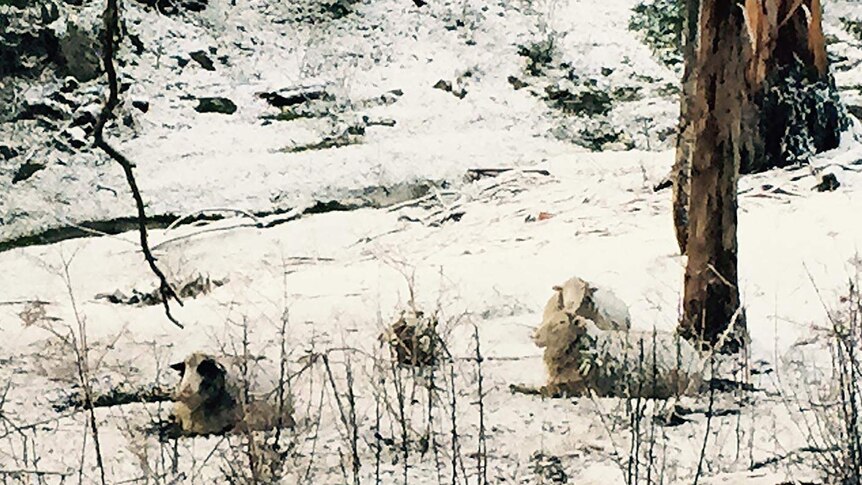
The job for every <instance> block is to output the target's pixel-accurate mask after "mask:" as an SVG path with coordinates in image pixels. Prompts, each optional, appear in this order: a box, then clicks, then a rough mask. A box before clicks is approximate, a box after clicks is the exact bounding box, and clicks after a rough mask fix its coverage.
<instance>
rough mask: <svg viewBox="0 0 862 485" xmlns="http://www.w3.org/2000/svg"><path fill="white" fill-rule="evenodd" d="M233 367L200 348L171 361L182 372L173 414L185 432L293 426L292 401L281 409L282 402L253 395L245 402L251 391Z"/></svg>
mask: <svg viewBox="0 0 862 485" xmlns="http://www.w3.org/2000/svg"><path fill="white" fill-rule="evenodd" d="M231 367H232V366H230V365H225V362H224V361H220V360H219V359H216V358H215V357H213V356H211V355H208V354H204V353H200V352H195V353H193V354H191V355H189V356H188V357H187V358H186V359H185V360H184V361H183V362H178V363H176V364H173V365H171V368H172V369H174V370H176V371H178V372H179V373H180V382H179V384H178V385H177V388H176V391H175V393H174V409H173V418H174V421H175V422H176V424H177V425H178V426H179V427H180V428H181V430H182V433H183V434H190V435H196V434H214V433H224V432H226V431H230V430H232V429H239V430H246V429H251V430H267V429H272V428H274V427H275V426H278V425H281V426H284V427H292V426H293V424H294V421H293V417H292V408H291V406H290V405H289V403H285V404H284V405H282V406H281V411H279V406H277V405H276V404H275V403H271V402H269V401H267V400H266V399H260V398H250V399H249V400H248V402H244V400H243V398H242V396H243V394H248V393H243V392H242V390H243V389H244V387H243V383H241V382H239V381H238V380H237V379H236V377H235V374H234V373H231V372H229V370H228V369H229V368H231ZM245 385H248V384H245Z"/></svg>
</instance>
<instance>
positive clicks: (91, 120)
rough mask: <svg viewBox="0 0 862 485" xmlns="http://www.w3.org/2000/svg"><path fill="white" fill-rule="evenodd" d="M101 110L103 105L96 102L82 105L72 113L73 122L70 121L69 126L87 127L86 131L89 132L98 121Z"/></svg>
mask: <svg viewBox="0 0 862 485" xmlns="http://www.w3.org/2000/svg"><path fill="white" fill-rule="evenodd" d="M101 110H102V108H101V106H98V105H95V104H91V105H88V106H83V107H80V108H78V109H77V110H75V112H74V113H72V122H71V123H69V126H70V127H74V126H80V127H83V128H84V129H85V130H84V131H86V132H87V133H89V132H90V131H91V130H92V128H93V127H94V126H95V125H96V121H97V120H98V118H99V113H100V112H101Z"/></svg>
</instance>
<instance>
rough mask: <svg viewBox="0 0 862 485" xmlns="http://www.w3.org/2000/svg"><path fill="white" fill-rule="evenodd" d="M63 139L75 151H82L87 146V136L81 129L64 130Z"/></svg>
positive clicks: (76, 127) (77, 127)
mask: <svg viewBox="0 0 862 485" xmlns="http://www.w3.org/2000/svg"><path fill="white" fill-rule="evenodd" d="M62 135H63V138H64V139H65V140H66V142H67V143H68V144H69V146H71V147H72V148H74V149H75V150H80V149H81V148H84V147H85V146H87V134H86V133H85V132H84V130H83V129H82V128H81V127H79V126H75V127H70V128H66V129H65V130H63V133H62Z"/></svg>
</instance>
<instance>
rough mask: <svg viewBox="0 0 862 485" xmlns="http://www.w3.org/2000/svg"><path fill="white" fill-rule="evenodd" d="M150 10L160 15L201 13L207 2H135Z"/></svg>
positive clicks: (168, 0)
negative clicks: (152, 9)
mask: <svg viewBox="0 0 862 485" xmlns="http://www.w3.org/2000/svg"><path fill="white" fill-rule="evenodd" d="M137 2H138V3H142V4H144V5H146V6H148V7H150V8H154V9H156V10H158V12H159V13H160V14H162V15H178V14H180V13H182V12H186V11H187V12H202V11H204V10H205V9H206V8H207V4H208V3H209V1H208V0H137Z"/></svg>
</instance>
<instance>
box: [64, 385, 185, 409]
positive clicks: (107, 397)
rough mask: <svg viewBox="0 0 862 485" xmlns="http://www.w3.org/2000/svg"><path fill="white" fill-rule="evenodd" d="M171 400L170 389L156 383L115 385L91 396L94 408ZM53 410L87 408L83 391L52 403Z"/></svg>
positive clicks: (75, 392) (76, 391)
mask: <svg viewBox="0 0 862 485" xmlns="http://www.w3.org/2000/svg"><path fill="white" fill-rule="evenodd" d="M170 400H171V391H169V390H167V389H165V388H164V387H161V386H158V385H150V386H147V387H144V388H137V389H129V388H124V387H117V388H113V389H110V390H109V391H108V392H106V393H104V394H98V395H95V396H93V407H94V408H107V407H112V406H122V405H124V404H132V403H156V402H165V401H170ZM52 407H53V408H54V410H55V411H57V412H58V413H63V412H66V411H70V410H84V409H89V407H88V406H87V402H86V399H85V397H84V392H83V391H82V390H80V389H76V390H75V391H74V392H72V393H71V394H69V395H68V396H66V397H65V398H63V400H61V401H60V402H56V403H54V404H53V405H52Z"/></svg>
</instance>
